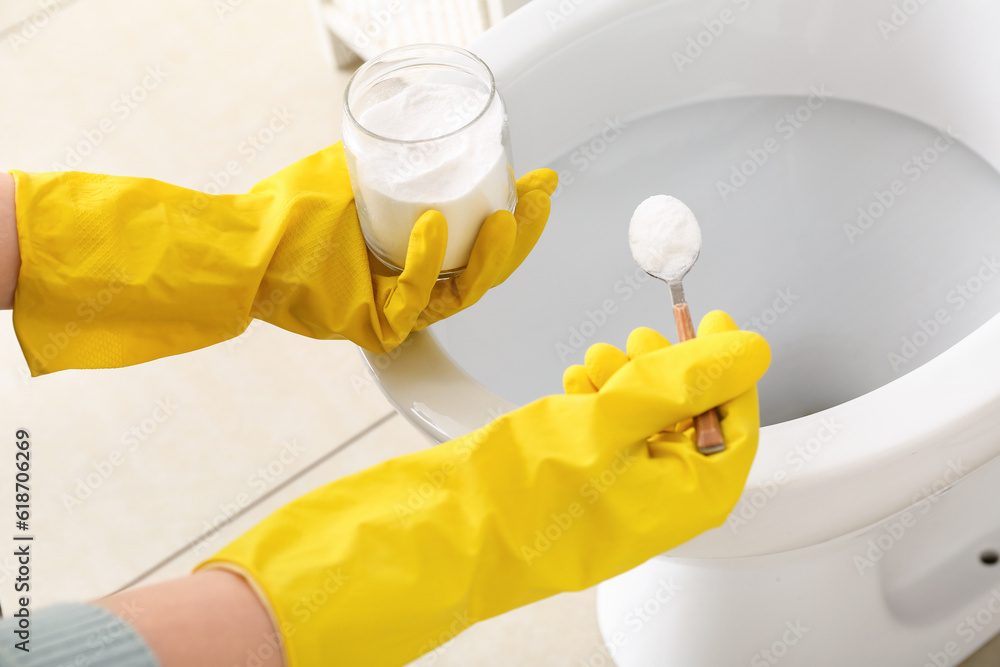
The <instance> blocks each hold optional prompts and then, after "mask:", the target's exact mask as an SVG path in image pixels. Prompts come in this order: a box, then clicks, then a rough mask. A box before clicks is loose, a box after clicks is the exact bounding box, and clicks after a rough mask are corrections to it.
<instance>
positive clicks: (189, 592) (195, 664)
mask: <svg viewBox="0 0 1000 667" xmlns="http://www.w3.org/2000/svg"><path fill="white" fill-rule="evenodd" d="M95 604H97V605H98V606H101V607H104V608H105V609H108V610H109V611H111V612H112V613H114V614H117V615H118V616H120V617H121V618H122V619H123V620H124V621H125V622H126V623H129V624H130V625H132V627H133V628H135V630H136V631H137V632H138V633H139V635H140V636H142V637H143V638H144V639H145V641H146V643H147V644H148V645H149V648H150V649H151V650H152V651H153V653H154V654H156V656H157V658H158V659H159V661H160V666H161V667H215V666H216V665H245V664H256V665H259V666H260V667H281V665H282V663H283V662H284V660H283V656H282V650H281V643H280V639H279V635H278V633H277V631H276V630H275V629H274V626H273V625H272V624H271V620H270V617H269V616H268V613H267V611H266V610H265V609H264V607H263V605H262V604H261V603H260V601H259V600H258V598H257V595H256V594H255V593H254V592H253V590H251V588H250V586H248V585H247V583H246V582H245V581H244V580H243V579H242V578H241V577H239V576H237V575H235V574H231V573H229V572H225V571H223V570H204V571H201V572H197V573H196V574H193V575H189V576H187V577H181V578H180V579H174V580H171V581H166V582H164V583H161V584H154V585H152V586H145V587H141V588H133V589H129V590H125V591H122V592H121V593H116V594H114V595H112V596H111V597H107V598H104V599H102V600H98V601H97V602H96V603H95Z"/></svg>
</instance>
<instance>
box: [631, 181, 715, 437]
mask: <svg viewBox="0 0 1000 667" xmlns="http://www.w3.org/2000/svg"><path fill="white" fill-rule="evenodd" d="M628 243H629V246H630V247H631V249H632V257H633V258H634V259H635V261H636V263H637V264H638V265H639V266H640V267H641V268H642V270H643V271H645V272H646V273H648V274H649V275H651V276H653V277H654V278H659V279H660V280H663V281H664V282H666V283H667V284H668V285H670V296H671V298H672V299H673V302H674V321H675V323H676V324H677V337H678V338H679V339H680V341H681V342H684V341H686V340H691V339H692V338H694V337H695V333H694V323H693V322H692V321H691V311H690V310H689V309H688V305H687V299H686V298H685V297H684V287H683V285H682V283H681V281H682V280H683V279H684V276H685V275H687V272H688V271H690V270H691V267H692V266H694V263H695V262H696V261H698V255H700V254H701V227H699V226H698V220H697V219H696V218H695V217H694V213H692V212H691V209H689V208H688V207H687V206H685V205H684V203H683V202H682V201H680V200H679V199H675V198H674V197H668V196H667V195H656V196H654V197H650V198H649V199H647V200H645V201H644V202H642V203H641V204H639V206H638V208H636V209H635V213H633V214H632V221H631V222H630V223H629V226H628ZM694 427H695V444H696V445H697V447H698V451H700V452H701V453H702V454H716V453H718V452H721V451H723V450H725V448H726V445H725V441H724V440H723V437H722V428H721V426H720V425H719V416H718V415H717V414H716V412H715V410H709V411H708V412H706V413H705V414H701V415H698V416H696V417H695V419H694Z"/></svg>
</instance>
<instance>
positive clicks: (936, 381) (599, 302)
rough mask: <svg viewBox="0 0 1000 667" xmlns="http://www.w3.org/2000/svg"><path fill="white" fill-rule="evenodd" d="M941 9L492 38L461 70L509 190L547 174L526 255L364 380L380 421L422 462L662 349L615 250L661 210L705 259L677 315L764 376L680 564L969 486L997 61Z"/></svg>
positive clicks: (530, 18) (989, 354) (655, 310)
mask: <svg viewBox="0 0 1000 667" xmlns="http://www.w3.org/2000/svg"><path fill="white" fill-rule="evenodd" d="M957 4H958V5H962V6H964V5H968V11H956V7H955V4H954V3H952V4H949V5H947V6H945V7H942V6H940V5H935V4H933V3H930V4H925V5H921V4H918V3H914V7H918V8H919V9H918V10H916V11H914V12H913V13H912V14H908V13H906V12H905V11H904V12H903V13H902V14H898V13H894V12H893V9H892V7H891V6H882V5H879V6H873V5H872V3H870V2H863V1H862V0H848V1H846V2H845V1H840V2H833V1H832V0H831V1H819V2H811V3H801V2H793V1H791V0H789V1H788V2H768V3H763V2H753V1H751V0H725V1H721V0H720V1H716V0H709V1H702V2H661V3H658V2H649V1H647V2H639V1H638V0H632V1H626V2H622V1H618V2H611V1H609V0H608V1H600V0H589V2H587V3H582V4H576V3H569V2H562V3H560V2H547V1H544V0H543V1H542V2H537V3H533V4H532V5H529V6H528V7H526V8H525V9H523V10H521V11H519V12H517V13H515V14H514V15H513V16H511V17H510V18H509V19H508V20H506V21H505V22H503V23H502V24H501V25H499V26H498V27H497V28H495V29H494V30H492V31H490V33H488V34H487V35H486V36H485V37H484V38H483V39H482V40H481V41H480V43H479V45H478V47H477V48H476V50H477V52H478V53H479V54H480V55H482V56H483V58H484V59H485V60H486V61H487V63H489V64H490V66H491V67H492V68H493V70H494V72H495V74H496V76H497V81H498V88H499V89H500V91H501V92H502V94H503V95H504V96H505V98H506V100H507V103H508V108H509V114H510V121H511V134H512V141H513V145H514V154H515V159H516V160H517V165H516V168H517V169H518V170H519V171H523V170H525V169H527V168H532V167H535V166H540V165H546V166H551V167H552V168H554V169H556V170H557V171H559V172H560V176H561V185H560V188H559V190H558V191H557V193H556V195H555V197H554V203H553V213H552V216H551V218H550V222H549V227H548V229H547V230H546V232H545V235H544V236H543V238H542V240H541V242H540V243H539V245H538V247H537V248H536V250H535V251H534V252H533V253H532V255H531V256H530V257H529V259H528V260H527V261H526V262H525V264H524V265H523V266H522V267H521V269H520V270H519V271H518V272H517V273H516V274H515V275H514V276H513V277H512V278H511V279H510V280H509V281H508V282H507V283H505V284H504V285H503V286H502V287H500V288H498V289H496V290H494V291H493V292H491V293H490V294H488V295H487V297H485V298H484V299H483V301H482V302H480V303H479V304H477V306H476V307H475V308H473V309H470V310H469V311H466V312H464V313H461V314H459V315H458V316H456V317H454V318H451V319H449V320H447V321H445V322H442V323H439V324H437V325H435V327H433V328H432V329H431V330H430V331H428V332H424V333H422V334H419V335H417V336H414V337H412V338H411V339H410V340H409V341H408V342H407V344H406V345H404V347H402V348H401V349H399V350H397V351H395V352H394V353H393V354H391V355H368V360H369V363H370V364H371V366H372V369H373V371H374V373H375V375H376V376H377V378H378V380H379V382H380V384H381V386H382V388H383V390H384V391H385V392H386V394H387V396H389V398H390V400H392V401H393V402H394V403H395V404H396V406H397V407H398V408H399V409H400V411H401V412H403V413H404V414H406V415H407V416H408V417H409V418H410V419H411V420H413V421H414V422H415V423H418V424H419V425H420V426H421V427H422V428H424V429H425V430H426V431H427V432H428V433H430V434H431V435H433V436H434V437H436V438H438V439H439V440H444V439H448V438H451V437H456V436H458V435H461V434H462V433H464V432H467V431H469V430H471V429H473V428H477V427H479V426H482V425H483V424H484V423H486V422H487V421H489V420H491V419H493V418H495V416H496V415H498V414H500V413H502V412H504V411H507V410H509V409H511V408H513V407H515V406H517V405H521V404H524V403H526V402H528V401H530V400H533V399H534V398H537V397H539V396H543V395H546V394H549V393H554V392H557V391H559V390H560V378H561V372H562V369H563V368H565V366H566V365H569V364H571V363H579V362H580V361H581V360H582V358H583V354H584V352H585V350H586V347H587V346H588V345H590V344H592V343H595V342H598V341H605V342H612V343H617V344H619V345H621V344H623V343H624V340H625V338H626V336H627V333H628V331H629V330H631V329H632V328H634V327H636V326H653V327H655V328H658V329H660V330H662V331H665V332H672V329H673V325H672V322H671V320H670V309H669V295H668V293H667V291H666V289H665V288H664V286H662V285H659V284H656V283H655V282H654V281H652V280H650V279H647V278H646V276H645V275H644V274H643V273H642V272H641V271H638V270H637V269H636V267H635V265H634V263H633V262H632V260H631V257H630V255H629V250H628V245H627V239H626V236H627V228H628V220H629V216H630V213H631V210H632V209H633V208H634V206H635V205H636V204H637V203H638V202H639V201H641V200H642V199H644V198H645V197H647V196H649V195H651V194H658V193H666V194H673V195H676V196H678V197H680V198H681V199H682V200H684V201H685V202H686V203H687V204H689V205H690V206H691V207H692V209H693V210H695V212H696V213H697V215H698V217H699V220H700V221H701V223H702V227H703V232H704V235H705V243H704V249H703V252H702V258H701V260H700V261H699V265H698V266H697V267H696V268H695V270H694V272H693V273H692V274H691V275H690V276H689V278H688V280H687V281H686V283H687V284H686V286H687V291H688V297H689V300H690V301H691V303H692V307H693V308H694V309H695V310H696V311H700V312H702V313H704V312H705V311H706V310H708V309H711V308H722V309H725V310H727V311H729V312H730V313H732V314H733V315H734V317H735V318H736V319H737V321H738V322H740V323H741V324H742V325H743V326H745V327H747V328H752V329H756V330H758V331H760V332H761V333H763V334H764V335H765V336H766V337H767V338H768V339H769V341H770V342H771V344H772V347H773V349H774V364H773V366H772V369H771V371H770V372H769V374H768V376H767V378H765V380H764V381H763V382H762V384H761V396H762V410H763V418H764V422H765V424H767V426H766V428H764V429H763V432H762V437H761V444H760V448H759V453H758V457H757V460H756V462H755V465H754V469H753V471H752V472H751V477H750V480H749V483H748V485H747V490H746V493H745V494H744V498H743V500H742V501H741V505H740V506H739V507H738V508H737V512H736V513H734V516H733V517H731V519H730V521H731V522H732V523H731V524H730V525H727V526H724V527H722V528H720V529H718V530H715V531H710V532H709V533H707V534H705V535H703V536H702V537H700V538H698V539H696V540H694V541H692V542H690V543H688V544H686V545H684V546H683V547H681V548H680V549H679V550H677V551H676V552H675V553H676V554H677V555H685V556H709V557H718V556H726V557H734V556H750V555H761V554H769V553H777V552H782V551H788V550H793V549H797V548H801V547H804V546H807V545H811V544H817V543H820V542H823V541H825V540H830V539H833V538H836V537H838V536H842V535H846V534H849V533H851V532H852V531H857V530H860V529H863V528H865V527H866V526H870V525H872V524H874V523H876V522H878V521H879V520H881V519H884V518H885V517H887V516H891V515H893V514H894V513H896V512H899V511H901V510H902V509H904V508H906V507H907V506H908V505H910V504H911V503H912V502H913V499H914V495H915V493H918V492H919V489H921V488H928V487H930V486H933V485H935V484H938V483H939V482H940V480H942V479H945V477H946V476H947V477H948V480H947V483H949V484H951V483H954V482H955V481H957V479H955V475H954V473H953V472H952V473H949V472H948V471H949V470H954V468H955V463H956V461H959V460H960V461H961V468H962V469H963V470H975V469H976V468H978V467H979V466H981V465H983V464H985V463H987V462H988V461H990V460H991V459H993V458H994V457H995V456H996V455H997V454H998V453H1000V442H997V441H995V439H994V438H993V437H992V435H991V433H992V431H993V430H995V429H996V428H997V427H998V426H1000V353H998V351H997V349H996V348H997V346H996V345H995V344H994V341H996V340H998V339H1000V320H996V319H993V316H994V314H995V313H997V312H998V311H1000V264H998V262H997V260H998V259H1000V225H997V224H996V223H995V221H996V220H997V219H1000V176H998V175H997V172H996V167H997V166H1000V124H998V123H995V121H994V120H993V119H994V118H995V112H994V111H993V110H994V109H996V108H997V106H998V104H1000V79H997V77H995V76H993V75H992V74H991V73H992V72H996V71H1000V52H998V51H997V50H996V49H995V48H992V43H991V41H990V40H989V39H988V38H987V35H986V33H985V32H984V31H985V30H986V26H993V27H994V28H998V27H1000V7H996V8H993V7H992V6H990V7H982V6H980V5H976V6H975V11H973V4H974V3H971V2H958V3H957ZM969 35H982V36H983V37H982V39H970V38H968V36H969ZM994 278H997V279H996V280H994ZM949 466H951V467H949ZM904 469H905V474H890V471H894V472H896V473H901V472H902V471H903V470H904ZM963 474H964V473H963ZM741 513H742V514H741ZM819 515H822V516H823V521H815V520H804V517H813V516H819ZM741 517H742V518H741Z"/></svg>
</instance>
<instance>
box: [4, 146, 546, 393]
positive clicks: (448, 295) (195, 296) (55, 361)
mask: <svg viewBox="0 0 1000 667" xmlns="http://www.w3.org/2000/svg"><path fill="white" fill-rule="evenodd" d="M11 173H12V174H13V175H14V178H15V180H16V184H17V189H16V194H15V197H16V207H17V228H18V240H19V243H20V248H21V272H20V275H19V278H18V285H17V292H16V294H15V297H14V329H15V332H16V333H17V337H18V340H19V341H20V343H21V347H22V349H23V351H24V355H25V358H26V359H27V361H28V366H29V367H30V369H31V373H32V375H40V374H42V373H48V372H52V371H57V370H61V369H65V368H115V367H120V366H127V365H131V364H137V363H141V362H144V361H149V360H152V359H157V358H159V357H164V356H168V355H172V354H179V353H182V352H188V351H191V350H196V349H199V348H202V347H206V346H208V345H212V344H214V343H218V342H221V341H224V340H227V339H229V338H233V337H235V336H238V335H239V334H241V333H242V332H243V331H244V330H245V329H246V328H247V326H248V325H249V323H250V321H251V319H252V318H258V319H261V320H265V321H267V322H270V323H272V324H275V325H277V326H280V327H282V328H284V329H287V330H289V331H293V332H295V333H299V334H303V335H305V336H310V337H312V338H321V339H330V338H347V339H350V340H352V341H354V342H355V343H357V344H358V345H361V346H362V347H364V348H366V349H369V350H372V351H376V352H384V351H387V350H390V349H392V348H393V347H395V346H396V345H398V344H399V343H400V342H402V340H403V339H404V338H406V336H408V335H409V334H410V332H411V331H415V330H418V329H421V328H423V327H425V326H427V325H429V324H431V323H433V322H435V321H437V320H439V319H442V318H444V317H448V316H450V315H452V314H454V313H456V312H458V311H459V310H462V309H463V308H467V307H469V306H470V305H472V304H474V303H475V302H476V301H478V300H479V298H480V297H482V295H483V294H484V293H485V292H486V291H487V290H488V289H489V288H491V287H493V286H495V285H498V284H500V283H501V282H503V281H504V280H505V279H506V278H507V276H509V275H510V274H511V273H512V272H513V271H514V269H516V268H517V266H518V265H519V264H520V263H521V262H522V261H523V260H524V258H525V257H526V256H527V254H528V253H529V252H530V251H531V249H532V247H534V244H535V241H537V240H538V237H539V235H540V234H541V232H542V229H543V228H544V227H545V222H546V220H547V219H548V214H549V195H550V194H551V193H552V191H553V190H554V189H555V187H556V182H557V179H556V175H555V172H553V171H551V170H548V169H543V170H539V171H535V172H531V173H529V174H527V175H525V176H524V177H522V178H521V179H520V180H519V181H518V184H517V188H518V196H519V202H518V205H517V210H516V211H515V213H514V214H513V215H512V214H510V213H509V212H507V211H499V212H497V213H494V214H493V215H491V216H490V217H489V218H488V219H487V220H486V222H485V223H484V225H483V228H482V230H481V232H480V234H479V237H478V239H477V241H476V244H475V246H474V248H473V251H472V258H471V259H470V261H469V264H468V267H467V268H466V270H465V271H464V272H463V273H462V274H461V275H459V276H457V277H453V278H449V279H448V280H445V281H440V282H438V281H437V277H438V274H439V272H440V270H441V265H442V262H443V259H444V251H445V247H446V244H447V238H448V234H447V223H446V221H445V220H444V218H443V217H442V216H441V215H440V214H439V213H437V212H435V211H429V212H427V213H425V214H424V215H423V216H421V218H420V219H419V220H417V221H415V225H414V228H413V232H412V234H411V238H410V243H409V247H408V253H407V257H406V267H405V270H404V271H403V273H402V274H401V275H392V274H391V272H389V271H387V270H386V269H385V268H384V267H382V266H381V264H380V263H379V262H378V261H377V260H375V259H374V257H373V256H371V255H370V253H369V252H368V250H367V248H366V246H365V242H364V239H363V238H362V235H361V229H360V227H359V225H358V218H357V211H356V209H355V205H354V198H353V194H352V192H351V185H350V179H349V177H348V173H347V165H346V162H345V158H344V150H343V147H342V146H341V144H339V143H338V144H335V145H333V146H330V147H328V148H326V149H324V150H322V151H320V152H318V153H316V154H314V155H311V156H310V157H307V158H305V159H303V160H301V161H299V162H297V163H295V164H294V165H292V166H290V167H288V168H286V169H284V170H283V171H281V172H279V173H278V174H276V175H274V176H272V177H270V178H267V179H265V180H263V181H261V182H260V183H258V184H257V185H255V186H254V187H253V188H252V189H251V190H250V191H249V192H248V193H247V194H244V195H217V196H212V195H205V194H202V193H200V192H196V191H193V190H187V189H185V188H181V187H177V186H174V185H169V184H167V183H162V182H160V181H154V180H150V179H143V178H130V177H115V176H103V175H97V174H85V173H79V172H64V173H51V174H29V173H24V172H19V171H13V172H11Z"/></svg>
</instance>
